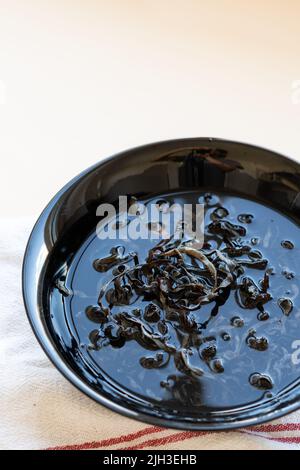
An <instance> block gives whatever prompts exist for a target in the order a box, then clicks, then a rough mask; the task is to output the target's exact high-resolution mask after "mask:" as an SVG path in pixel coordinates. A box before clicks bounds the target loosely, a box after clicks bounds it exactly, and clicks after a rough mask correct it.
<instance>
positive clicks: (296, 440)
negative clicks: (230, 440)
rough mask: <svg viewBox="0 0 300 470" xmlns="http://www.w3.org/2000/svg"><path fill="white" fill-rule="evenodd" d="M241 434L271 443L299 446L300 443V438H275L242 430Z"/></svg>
mask: <svg viewBox="0 0 300 470" xmlns="http://www.w3.org/2000/svg"><path fill="white" fill-rule="evenodd" d="M239 432H241V433H243V434H248V435H249V436H255V437H259V438H261V439H268V440H269V441H275V442H286V443H287V444H298V443H300V436H294V437H293V436H289V437H273V436H267V435H263V434H257V433H255V432H251V431H242V430H240V431H239Z"/></svg>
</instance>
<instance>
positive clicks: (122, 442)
mask: <svg viewBox="0 0 300 470" xmlns="http://www.w3.org/2000/svg"><path fill="white" fill-rule="evenodd" d="M32 225H33V220H30V219H17V220H14V219H5V220H3V219H2V220H0V257H1V262H0V305H1V314H0V419H1V425H0V448H1V449H45V448H59V449H82V450H83V449H107V450H108V449H109V450H113V449H149V450H150V449H168V450H170V449H176V450H178V449H274V448H275V449H299V448H300V412H295V413H293V414H291V415H289V416H287V417H285V418H283V419H281V420H278V421H276V422H272V423H269V424H265V425H262V426H256V427H252V428H244V429H241V430H237V431H231V432H218V433H205V432H188V431H176V430H172V429H165V428H157V427H154V426H150V425H147V424H144V423H140V422H138V421H135V420H132V419H129V418H125V417H123V416H120V415H118V414H116V413H114V412H112V411H110V410H108V409H106V408H104V407H103V406H101V405H99V404H97V403H95V402H93V401H92V400H91V399H89V398H88V397H86V396H85V395H83V394H82V393H81V392H79V391H78V390H77V389H75V388H74V387H73V386H72V385H71V384H70V383H69V382H68V381H67V380H66V379H64V378H63V377H62V375H61V374H60V373H59V372H58V371H57V370H56V369H55V367H54V366H53V365H52V364H51V363H50V361H49V360H48V358H47V357H46V356H45V354H44V352H43V351H42V349H41V347H40V346H39V344H38V343H37V341H36V339H35V337H34V334H33V332H32V331H31V328H30V326H29V323H28V321H27V317H26V314H25V309H24V306H23V301H22V294H21V265H22V258H23V254H24V250H25V245H26V241H27V238H28V236H29V233H30V230H31V228H32Z"/></svg>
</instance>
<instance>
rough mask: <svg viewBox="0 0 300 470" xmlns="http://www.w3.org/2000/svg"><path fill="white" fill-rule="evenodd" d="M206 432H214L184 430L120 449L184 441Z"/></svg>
mask: <svg viewBox="0 0 300 470" xmlns="http://www.w3.org/2000/svg"><path fill="white" fill-rule="evenodd" d="M207 434H214V433H213V432H209V431H207V432H205V431H184V432H178V433H176V434H171V435H170V436H166V437H161V438H158V439H149V440H148V441H144V442H141V443H140V444H136V445H134V446H129V447H123V448H121V449H120V450H139V449H144V448H145V447H158V446H162V445H164V444H170V443H172V442H178V441H184V440H186V439H192V438H193V437H198V436H199V437H200V436H201V437H202V436H206V435H207Z"/></svg>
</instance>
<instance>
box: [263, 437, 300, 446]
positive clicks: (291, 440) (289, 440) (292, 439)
mask: <svg viewBox="0 0 300 470" xmlns="http://www.w3.org/2000/svg"><path fill="white" fill-rule="evenodd" d="M268 439H270V440H271V441H277V442H287V443H288V444H300V436H295V437H269V436H268Z"/></svg>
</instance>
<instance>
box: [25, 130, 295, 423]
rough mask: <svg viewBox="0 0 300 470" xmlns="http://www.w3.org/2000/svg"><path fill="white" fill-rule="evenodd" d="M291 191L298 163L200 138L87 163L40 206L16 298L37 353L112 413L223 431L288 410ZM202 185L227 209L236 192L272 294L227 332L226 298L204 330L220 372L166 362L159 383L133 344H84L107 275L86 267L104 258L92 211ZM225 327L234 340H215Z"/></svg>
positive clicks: (291, 391) (196, 190)
mask: <svg viewBox="0 0 300 470" xmlns="http://www.w3.org/2000/svg"><path fill="white" fill-rule="evenodd" d="M299 188H300V166H299V164H298V163H296V162H294V161H292V160H290V159H288V158H286V157H283V156H282V155H279V154H277V153H274V152H271V151H269V150H265V149H262V148H258V147H254V146H251V145H246V144H241V143H236V142H230V141H224V140H218V139H209V138H192V139H181V140H174V141H166V142H160V143H154V144H150V145H146V146H143V147H139V148H135V149H132V150H128V151H126V152H122V153H120V154H118V155H115V156H113V157H111V158H109V159H107V160H105V161H102V162H101V163H99V164H97V165H95V166H93V167H92V168H89V169H88V170H86V171H84V172H83V173H81V174H80V175H79V176H77V177H76V178H74V179H73V180H72V181H71V182H70V183H68V184H67V185H66V186H65V187H64V188H63V189H62V190H61V191H60V192H59V193H58V194H57V195H56V196H55V197H54V198H53V199H52V201H51V202H50V203H49V204H48V206H47V207H46V209H45V210H44V211H43V213H42V214H41V216H40V218H39V219H38V221H37V223H36V225H35V227H34V229H33V231H32V234H31V236H30V239H29V242H28V246H27V250H26V254H25V259H24V265H23V296H24V302H25V307H26V311H27V314H28V318H29V321H30V323H31V325H32V328H33V330H34V332H35V334H36V337H37V339H38V340H39V342H40V344H41V346H42V347H43V349H44V351H45V352H46V354H47V355H48V356H49V358H50V359H51V361H52V362H53V363H54V365H55V366H56V367H57V368H58V369H59V370H60V371H61V373H62V374H63V375H64V376H65V377H66V378H67V379H68V380H69V381H70V382H72V383H73V384H74V385H75V386H76V387H77V388H78V389H80V390H81V391H83V392H84V393H85V394H86V395H88V396H89V397H91V398H93V399H94V400H96V401H97V402H99V403H101V404H102V405H105V406H107V407H109V408H111V409H112V410H114V411H116V412H119V413H122V414H124V415H127V416H129V417H132V418H136V419H139V420H142V421H146V422H149V423H155V424H157V425H162V426H169V427H176V428H182V429H206V430H209V429H213V430H216V429H230V428H236V427H239V426H246V425H250V424H257V423H261V422H265V421H267V420H271V419H274V418H278V417H279V416H282V415H284V414H286V413H289V412H291V411H293V410H295V409H297V408H298V406H299V398H300V388H299V382H298V378H299V376H300V365H299V362H300V361H298V356H297V347H299V343H297V336H298V335H299V334H298V332H299V322H300V317H299V314H298V307H299V305H300V304H299V305H298V303H299V299H298V290H299V285H300V284H299V281H298V273H297V269H298V266H299V265H300V264H299V261H300V254H299V253H300V252H299V249H298V244H299V246H300V237H299V233H300V232H299V218H300V198H299ZM208 191H209V192H210V194H216V195H218V197H219V198H220V200H221V201H222V202H223V203H224V201H225V203H226V201H227V202H228V204H229V205H230V204H231V201H232V200H233V199H234V198H235V199H234V200H235V201H237V202H236V203H234V204H233V206H234V208H233V211H237V213H235V214H233V216H234V217H235V218H236V217H237V216H238V212H239V213H240V212H245V211H247V212H249V211H250V212H253V213H254V214H255V216H256V217H257V219H256V221H255V222H254V224H253V225H251V227H250V225H249V229H248V228H247V230H249V232H248V234H249V237H250V236H251V237H252V238H253V239H255V238H256V235H257V236H258V238H259V236H261V237H262V241H261V246H260V247H258V248H260V249H261V251H262V252H263V254H264V256H268V257H269V258H270V260H269V261H270V263H271V265H272V266H271V267H272V269H273V271H274V276H273V278H272V283H271V284H272V289H273V293H275V294H274V295H275V297H274V298H273V301H272V302H270V303H269V305H268V308H267V310H268V313H269V319H268V321H258V320H257V312H255V313H253V312H248V311H247V312H242V314H243V322H244V325H243V327H242V328H235V326H236V325H234V324H233V323H234V322H232V318H231V317H232V316H234V315H235V314H236V313H238V314H239V315H240V313H241V311H240V310H237V311H236V309H238V308H237V306H236V305H235V306H233V304H232V309H233V310H232V315H230V317H228V315H227V313H228V308H227V310H226V309H225V307H224V309H223V310H222V308H221V309H220V314H219V315H218V317H217V320H216V321H215V323H213V324H212V327H209V328H212V329H211V331H208V333H211V334H213V335H215V337H218V338H217V340H216V341H217V342H218V348H220V351H221V352H222V357H223V358H224V367H225V372H224V374H215V375H213V374H212V372H211V370H209V369H207V372H206V373H205V374H204V376H203V377H204V378H201V377H200V378H199V380H197V381H195V380H194V379H193V380H191V378H190V377H189V376H185V374H184V373H178V371H176V370H174V366H173V365H172V364H170V365H169V366H168V367H169V369H168V371H167V373H166V372H164V374H165V375H168V374H169V376H171V377H173V378H172V380H173V382H172V384H173V385H172V387H171V388H169V389H162V387H161V385H160V383H161V380H162V378H165V377H163V376H162V375H159V374H160V372H158V371H157V370H155V371H153V370H145V369H143V368H142V367H141V366H140V363H139V357H140V355H141V354H140V349H139V348H140V346H139V345H138V344H137V343H136V342H134V341H130V342H128V343H126V345H125V346H124V348H118V347H117V348H113V347H107V348H103V349H102V350H100V351H93V350H92V351H91V350H90V349H89V348H88V343H89V339H88V338H89V334H90V332H91V331H92V330H93V329H95V328H96V327H97V325H94V324H93V323H92V322H91V321H90V320H89V319H88V318H87V317H86V315H85V309H86V307H87V306H88V305H90V304H95V303H96V302H97V296H98V294H99V289H100V287H101V284H103V279H104V278H103V279H102V278H101V275H99V273H97V272H96V271H95V270H93V267H92V266H93V260H94V259H95V258H96V257H99V255H102V256H104V254H105V253H103V252H104V251H106V250H107V248H108V245H107V244H106V245H105V244H104V245H102V244H101V243H102V242H101V241H100V240H99V239H96V238H95V227H96V225H97V223H98V221H99V218H98V217H97V215H96V209H97V207H98V205H99V204H100V203H102V202H110V203H114V204H115V202H116V200H117V198H118V196H119V195H131V196H132V195H134V196H136V197H137V198H138V199H139V200H142V201H149V200H154V199H155V198H160V197H161V196H162V195H164V196H166V197H167V198H169V199H172V200H173V201H174V200H175V201H176V200H177V199H178V198H180V197H181V195H182V194H184V195H188V194H198V195H199V196H201V195H202V196H201V197H202V198H203V194H206V193H207V192H208ZM232 198H233V199H232ZM262 207H263V208H264V209H263V211H261V208H262ZM243 209H244V210H243ZM244 222H245V221H244ZM272 224H273V225H272ZM285 240H289V241H292V242H293V245H294V249H293V250H288V248H289V247H282V246H280V241H285ZM253 243H254V244H255V243H256V241H253ZM258 243H259V241H258ZM129 248H130V246H129V247H128V249H129ZM280 250H283V251H280ZM291 253H292V254H291ZM286 264H288V266H286ZM289 274H292V276H289ZM299 275H300V272H299ZM273 279H274V280H273ZM289 283H290V284H289ZM284 296H287V297H289V298H290V299H292V302H293V311H292V313H291V315H289V316H285V315H283V313H282V311H281V309H280V308H279V307H278V305H277V301H278V298H280V297H284ZM224 312H225V313H224ZM226 312H227V313H226ZM226 315H227V316H226ZM253 328H254V329H255V331H258V332H259V334H260V336H267V337H268V338H269V340H270V345H271V347H270V348H269V350H268V351H267V352H266V351H264V352H261V351H257V350H255V351H253V350H252V349H251V348H248V349H246V348H247V347H248V346H249V345H247V344H246V343H247V337H248V336H247V335H249V331H251V329H252V330H253ZM224 332H225V333H228V334H229V336H230V338H231V341H228V342H226V341H223V339H224ZM222 335H223V339H222ZM299 339H300V338H299ZM227 371H228V373H227ZM251 372H252V373H263V374H268V375H269V376H271V377H272V380H274V387H273V389H272V391H268V392H266V391H263V390H260V389H257V388H253V387H251V385H250V384H249V381H248V376H249V374H250V373H251Z"/></svg>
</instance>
